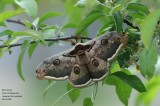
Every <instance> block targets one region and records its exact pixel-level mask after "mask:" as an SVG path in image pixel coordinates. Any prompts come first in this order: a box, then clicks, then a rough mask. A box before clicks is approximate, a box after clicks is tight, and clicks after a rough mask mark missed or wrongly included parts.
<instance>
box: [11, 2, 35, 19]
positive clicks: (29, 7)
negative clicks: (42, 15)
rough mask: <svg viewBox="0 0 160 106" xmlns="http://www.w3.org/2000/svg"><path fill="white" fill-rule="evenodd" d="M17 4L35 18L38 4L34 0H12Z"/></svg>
mask: <svg viewBox="0 0 160 106" xmlns="http://www.w3.org/2000/svg"><path fill="white" fill-rule="evenodd" d="M14 1H15V3H16V4H17V5H19V6H20V7H21V8H23V9H25V11H26V13H27V14H28V15H29V16H31V17H33V18H35V17H36V15H37V10H38V6H37V3H36V1H35V0H14Z"/></svg>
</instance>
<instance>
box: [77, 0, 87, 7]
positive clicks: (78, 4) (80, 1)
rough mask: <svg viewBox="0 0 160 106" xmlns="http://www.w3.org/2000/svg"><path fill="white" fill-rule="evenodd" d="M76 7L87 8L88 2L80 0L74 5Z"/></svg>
mask: <svg viewBox="0 0 160 106" xmlns="http://www.w3.org/2000/svg"><path fill="white" fill-rule="evenodd" d="M74 6H75V7H79V8H82V7H85V6H86V0H78V2H77V3H76V4H75V5H74Z"/></svg>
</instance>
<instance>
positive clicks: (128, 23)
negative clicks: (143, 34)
mask: <svg viewBox="0 0 160 106" xmlns="http://www.w3.org/2000/svg"><path fill="white" fill-rule="evenodd" d="M123 22H124V23H126V24H127V25H129V26H130V27H132V28H134V29H137V30H138V31H140V29H139V27H138V26H134V25H133V24H132V23H130V22H129V21H128V20H126V19H123Z"/></svg>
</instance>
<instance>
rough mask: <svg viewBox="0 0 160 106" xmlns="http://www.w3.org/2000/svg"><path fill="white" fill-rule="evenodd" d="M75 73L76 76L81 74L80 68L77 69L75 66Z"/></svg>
mask: <svg viewBox="0 0 160 106" xmlns="http://www.w3.org/2000/svg"><path fill="white" fill-rule="evenodd" d="M73 71H74V73H75V74H79V73H80V68H79V67H77V66H75V67H74V68H73Z"/></svg>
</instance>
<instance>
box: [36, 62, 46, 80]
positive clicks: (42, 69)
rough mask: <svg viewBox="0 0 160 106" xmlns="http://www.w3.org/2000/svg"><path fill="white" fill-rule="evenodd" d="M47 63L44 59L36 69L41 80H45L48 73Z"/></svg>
mask: <svg viewBox="0 0 160 106" xmlns="http://www.w3.org/2000/svg"><path fill="white" fill-rule="evenodd" d="M46 65H47V62H46V61H44V62H42V63H41V64H40V65H39V66H38V67H37V69H36V77H37V78H38V79H40V80H43V79H44V77H45V75H46V72H47V69H46Z"/></svg>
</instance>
